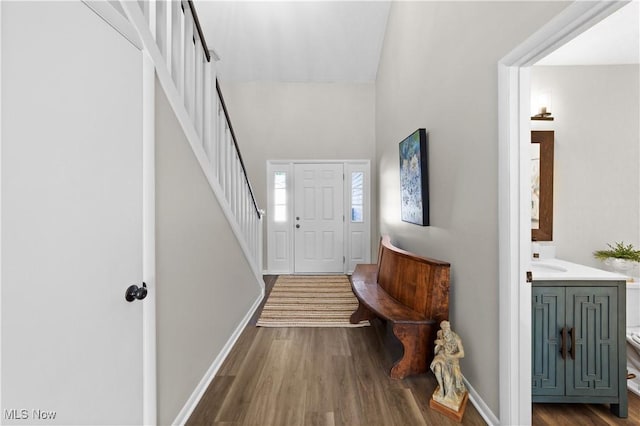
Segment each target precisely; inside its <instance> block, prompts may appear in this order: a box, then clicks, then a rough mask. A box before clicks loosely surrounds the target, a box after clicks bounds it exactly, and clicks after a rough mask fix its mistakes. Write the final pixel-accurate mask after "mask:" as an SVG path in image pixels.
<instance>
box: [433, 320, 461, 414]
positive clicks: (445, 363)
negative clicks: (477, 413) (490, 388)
mask: <svg viewBox="0 0 640 426" xmlns="http://www.w3.org/2000/svg"><path fill="white" fill-rule="evenodd" d="M435 344H436V347H435V349H434V354H435V357H434V358H433V362H432V363H431V371H433V374H435V376H436V380H437V381H438V387H437V388H436V390H435V392H434V393H433V396H432V399H433V400H434V401H436V402H438V403H440V404H442V405H444V406H445V407H448V408H450V409H452V410H453V411H459V410H460V406H461V405H462V402H463V400H464V398H465V396H466V393H467V388H466V387H465V385H464V383H463V381H462V372H461V371H460V358H464V348H463V347H462V341H461V340H460V337H458V335H457V334H456V333H454V332H453V331H451V325H450V324H449V321H442V322H441V323H440V330H438V333H437V334H436V340H435Z"/></svg>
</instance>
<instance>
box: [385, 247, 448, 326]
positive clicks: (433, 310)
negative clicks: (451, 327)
mask: <svg viewBox="0 0 640 426" xmlns="http://www.w3.org/2000/svg"><path fill="white" fill-rule="evenodd" d="M449 274H450V265H449V263H447V262H442V261H440V260H435V259H429V258H426V257H421V256H417V255H415V254H413V253H409V252H408V251H405V250H402V249H399V248H397V247H394V246H393V245H392V244H391V240H390V239H389V237H388V236H384V237H383V238H382V239H381V240H380V249H379V251H378V285H379V286H380V287H382V288H383V289H384V290H385V291H386V292H387V293H389V295H390V296H391V297H393V298H394V299H396V300H397V301H399V302H400V303H402V304H403V305H405V306H408V307H409V308H411V309H413V310H414V311H416V312H420V313H422V314H424V315H426V316H427V318H432V319H435V320H436V321H437V322H438V323H439V322H440V321H442V320H448V319H449Z"/></svg>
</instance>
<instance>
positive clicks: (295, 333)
mask: <svg viewBox="0 0 640 426" xmlns="http://www.w3.org/2000/svg"><path fill="white" fill-rule="evenodd" d="M276 278H277V277H276V276H265V283H266V291H267V294H268V292H269V291H270V290H271V288H272V287H273V283H274V282H275V279H276ZM265 299H266V298H265ZM263 303H264V302H263ZM260 310H261V308H260V309H258V312H257V313H256V315H254V318H252V321H251V322H250V324H249V325H248V326H247V327H246V328H245V330H244V331H243V333H242V335H241V336H240V338H239V339H238V342H237V343H236V345H235V346H234V348H233V349H232V351H231V353H230V354H229V356H228V357H227V359H226V360H225V362H224V363H223V365H222V367H221V368H220V370H219V371H218V374H217V375H216V377H215V378H214V379H213V381H212V382H211V385H210V386H209V388H208V389H207V391H206V392H205V394H204V396H203V398H202V399H201V401H200V403H199V404H198V406H197V407H196V409H195V410H194V412H193V414H192V415H191V418H190V419H189V421H188V422H187V425H220V426H223V425H224V426H231V425H238V426H239V425H261V426H262V425H264V426H268V425H274V426H276V425H277V426H285V425H350V426H351V425H354V426H355V425H380V426H393V425H398V426H410V425H456V424H458V423H455V422H453V421H451V420H449V419H448V418H446V417H444V416H443V415H441V414H440V413H438V412H436V411H433V410H431V409H430V408H429V398H430V397H431V394H432V393H433V390H434V389H435V378H434V377H433V375H432V374H431V373H428V374H423V375H418V376H414V377H409V378H406V379H404V380H392V379H390V378H389V377H388V375H387V372H388V370H389V368H390V367H391V365H392V359H394V356H396V355H397V351H398V350H399V348H398V347H397V346H394V345H393V344H391V345H390V343H392V342H391V341H390V334H389V332H388V330H387V329H386V327H385V326H384V324H383V323H381V322H379V321H374V322H373V324H372V326H371V327H362V328H263V327H256V326H255V323H256V321H257V319H258V317H259V311H260ZM389 347H391V350H388V348H389ZM629 402H630V404H629V419H626V420H621V419H618V418H616V417H615V416H613V415H611V414H610V413H609V412H608V410H607V407H606V406H604V405H602V406H599V405H570V404H534V410H533V424H534V425H618V424H624V425H630V424H635V425H640V398H638V397H636V396H635V395H633V394H630V396H629ZM462 424H463V425H484V424H485V422H484V420H483V419H482V417H481V416H480V415H479V413H478V412H477V410H476V409H475V407H474V406H473V404H471V403H469V404H467V409H466V412H465V415H464V418H463V420H462Z"/></svg>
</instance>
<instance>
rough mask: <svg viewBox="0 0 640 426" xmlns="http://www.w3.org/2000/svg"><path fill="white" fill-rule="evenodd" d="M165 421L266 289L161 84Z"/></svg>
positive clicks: (159, 215)
mask: <svg viewBox="0 0 640 426" xmlns="http://www.w3.org/2000/svg"><path fill="white" fill-rule="evenodd" d="M156 250H157V253H156V263H157V268H156V271H157V293H156V294H157V296H156V297H157V308H156V309H157V320H156V321H157V323H156V326H157V354H158V355H157V356H158V360H157V362H158V365H157V369H158V376H157V380H158V424H170V423H171V422H173V420H174V419H175V418H176V416H177V415H178V413H179V411H180V410H181V409H182V407H183V406H184V404H185V402H186V401H187V399H188V398H189V396H190V395H191V393H192V392H193V390H194V389H195V388H196V387H197V385H198V383H199V382H200V380H201V379H202V377H203V376H204V375H205V373H206V372H207V369H208V368H209V367H210V365H211V364H212V362H213V360H214V359H215V358H216V357H217V356H218V354H219V353H220V351H221V350H222V348H223V346H224V345H225V343H226V342H227V341H228V340H229V338H230V337H231V334H232V333H233V331H234V330H235V329H236V327H237V326H238V324H239V323H240V322H241V320H242V319H243V317H244V316H245V315H246V314H247V312H248V311H249V309H250V307H251V306H252V304H253V303H254V302H255V301H256V299H257V298H258V297H260V292H261V290H260V287H259V284H258V282H257V280H256V278H255V275H253V273H252V271H251V268H250V266H249V264H248V262H247V261H246V259H245V257H244V254H243V252H242V250H241V248H240V246H239V245H238V242H237V240H236V238H235V236H234V235H233V233H232V231H231V228H230V227H229V224H228V222H227V220H226V218H225V216H224V215H223V212H222V209H221V208H220V205H219V204H218V202H217V200H216V198H215V196H214V194H213V192H212V190H211V188H210V186H209V183H208V182H207V180H206V178H205V176H204V174H203V173H202V171H201V168H200V165H199V164H198V162H197V160H196V158H195V156H194V154H193V151H192V150H191V147H190V146H189V143H188V142H187V139H186V137H185V136H184V133H183V132H182V129H181V127H180V125H179V123H178V121H177V120H176V118H175V115H174V114H173V111H172V109H171V107H170V106H169V103H168V100H167V99H166V97H165V95H164V92H163V90H162V88H161V87H160V86H159V84H158V82H157V81H156Z"/></svg>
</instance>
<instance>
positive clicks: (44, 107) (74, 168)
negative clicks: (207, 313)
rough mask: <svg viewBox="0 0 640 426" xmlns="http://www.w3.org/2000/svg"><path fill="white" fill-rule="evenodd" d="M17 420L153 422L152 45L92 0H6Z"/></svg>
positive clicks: (5, 281)
mask: <svg viewBox="0 0 640 426" xmlns="http://www.w3.org/2000/svg"><path fill="white" fill-rule="evenodd" d="M0 7H1V8H2V10H1V12H2V13H1V17H2V27H1V29H2V50H1V55H2V58H1V59H2V60H1V64H2V73H1V74H2V88H1V89H2V141H1V148H2V162H1V169H2V187H1V194H0V195H1V200H2V202H1V207H2V210H1V217H2V222H1V224H2V225H1V226H2V228H1V234H0V235H1V237H2V246H1V247H2V253H1V254H2V257H1V265H2V282H1V285H2V287H1V290H2V298H1V299H2V301H1V303H2V308H1V313H2V317H1V324H2V336H1V337H2V339H1V340H2V341H1V350H2V356H1V360H2V372H1V373H2V398H1V401H0V402H1V413H2V414H1V415H2V421H0V423H5V424H38V423H42V424H44V423H47V424H114V425H115V424H118V425H120V424H141V423H142V421H143V417H142V413H143V411H142V410H143V391H142V389H143V388H142V383H143V382H142V380H143V375H142V349H143V346H142V304H143V303H144V302H146V301H139V300H136V301H134V302H131V303H130V302H127V301H125V290H126V289H127V287H128V286H130V285H132V284H136V285H141V281H142V254H143V253H142V122H143V121H142V54H141V52H140V51H139V50H138V49H136V48H135V47H134V46H132V45H131V44H130V43H129V42H128V41H127V40H126V39H124V38H123V37H122V36H121V35H120V34H119V33H118V32H117V31H115V30H114V29H113V28H112V27H111V26H109V25H108V24H107V23H106V22H105V21H103V20H102V19H101V18H100V17H98V16H97V15H96V14H95V13H94V12H92V11H91V10H90V9H89V8H88V7H87V6H86V5H84V4H83V3H81V2H39V3H31V2H24V3H23V2H3V4H1V5H0Z"/></svg>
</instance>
